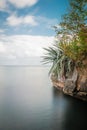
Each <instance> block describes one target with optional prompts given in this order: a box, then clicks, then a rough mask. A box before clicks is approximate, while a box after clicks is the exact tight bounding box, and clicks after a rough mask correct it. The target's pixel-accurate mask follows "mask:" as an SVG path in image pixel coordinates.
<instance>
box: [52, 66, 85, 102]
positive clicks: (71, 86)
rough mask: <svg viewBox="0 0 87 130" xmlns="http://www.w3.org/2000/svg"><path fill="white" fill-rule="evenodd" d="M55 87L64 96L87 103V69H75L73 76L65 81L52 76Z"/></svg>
mask: <svg viewBox="0 0 87 130" xmlns="http://www.w3.org/2000/svg"><path fill="white" fill-rule="evenodd" d="M51 80H52V83H53V86H54V87H56V88H57V89H58V90H61V91H63V93H64V94H67V95H71V96H73V97H76V98H79V99H82V100H84V101H87V67H84V68H75V69H74V71H73V73H72V75H71V76H70V77H69V78H65V79H64V80H60V79H57V78H56V77H55V76H54V75H51Z"/></svg>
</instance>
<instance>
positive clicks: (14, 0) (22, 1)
mask: <svg viewBox="0 0 87 130" xmlns="http://www.w3.org/2000/svg"><path fill="white" fill-rule="evenodd" d="M8 1H9V2H10V3H11V4H13V5H14V6H16V7H18V8H24V7H26V6H33V5H34V4H36V3H37V2H38V0H8Z"/></svg>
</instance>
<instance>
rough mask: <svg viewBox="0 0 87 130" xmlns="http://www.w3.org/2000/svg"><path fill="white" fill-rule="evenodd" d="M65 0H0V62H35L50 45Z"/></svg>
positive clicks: (66, 1)
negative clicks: (44, 48)
mask: <svg viewBox="0 0 87 130" xmlns="http://www.w3.org/2000/svg"><path fill="white" fill-rule="evenodd" d="M67 5H68V0H0V65H2V64H17V63H20V64H30V63H36V61H37V60H36V59H37V58H36V57H40V56H42V55H43V53H44V52H43V47H47V46H49V45H52V44H53V42H54V36H55V32H54V30H53V28H52V26H54V25H58V24H59V22H60V20H61V15H63V14H64V13H65V11H66V7H67ZM31 59H32V60H31Z"/></svg>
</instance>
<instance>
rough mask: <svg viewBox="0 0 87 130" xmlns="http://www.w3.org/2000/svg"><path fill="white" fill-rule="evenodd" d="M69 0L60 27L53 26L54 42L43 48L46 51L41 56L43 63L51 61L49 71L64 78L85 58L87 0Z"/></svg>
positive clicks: (82, 63) (86, 45)
mask: <svg viewBox="0 0 87 130" xmlns="http://www.w3.org/2000/svg"><path fill="white" fill-rule="evenodd" d="M69 1H70V8H69V12H68V13H67V14H65V15H64V16H63V18H62V22H60V29H59V28H57V26H54V28H55V31H56V38H57V40H56V44H55V45H54V46H53V47H49V48H45V50H46V52H47V53H46V54H45V56H44V57H43V60H44V62H45V63H49V62H51V63H52V67H51V69H50V73H54V74H55V75H56V76H57V77H58V76H61V77H62V76H65V78H66V77H67V75H69V74H70V73H71V72H73V70H74V67H82V66H84V61H85V60H87V0H69ZM59 35H61V39H60V41H59V37H58V36H59ZM85 66H87V64H86V65H85Z"/></svg>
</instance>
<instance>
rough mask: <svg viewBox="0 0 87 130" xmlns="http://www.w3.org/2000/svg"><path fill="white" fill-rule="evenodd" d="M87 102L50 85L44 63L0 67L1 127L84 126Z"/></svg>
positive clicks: (49, 129)
mask: <svg viewBox="0 0 87 130" xmlns="http://www.w3.org/2000/svg"><path fill="white" fill-rule="evenodd" d="M86 117H87V103H85V102H82V101H80V100H77V99H73V98H72V97H69V96H65V95H63V94H62V93H61V92H58V91H57V90H56V89H55V88H53V87H51V84H50V80H49V78H48V68H47V67H0V130H77V129H79V130H85V129H86V128H87V123H86V122H87V121H86Z"/></svg>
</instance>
